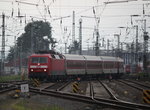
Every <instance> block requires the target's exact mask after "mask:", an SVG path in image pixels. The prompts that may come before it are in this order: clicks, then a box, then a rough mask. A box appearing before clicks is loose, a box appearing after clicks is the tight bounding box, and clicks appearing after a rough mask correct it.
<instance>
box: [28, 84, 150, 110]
mask: <svg viewBox="0 0 150 110" xmlns="http://www.w3.org/2000/svg"><path fill="white" fill-rule="evenodd" d="M66 85H67V84H66ZM30 92H34V93H38V94H42V95H48V96H54V97H59V98H65V99H70V100H77V101H81V102H85V103H90V104H97V105H101V106H105V107H111V108H117V109H124V110H127V109H128V110H136V109H137V110H139V109H147V110H149V109H150V106H149V105H143V104H135V103H130V102H125V101H121V100H116V98H112V99H104V98H97V97H95V94H94V90H93V86H92V84H91V83H90V96H85V95H81V94H75V93H66V92H63V91H59V90H58V89H55V91H54V90H50V89H47V88H46V89H42V90H41V89H37V88H33V87H30Z"/></svg>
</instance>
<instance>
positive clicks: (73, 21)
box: [72, 11, 75, 46]
mask: <svg viewBox="0 0 150 110" xmlns="http://www.w3.org/2000/svg"><path fill="white" fill-rule="evenodd" d="M74 41H75V11H73V17H72V44H73V46H74Z"/></svg>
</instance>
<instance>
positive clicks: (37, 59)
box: [31, 57, 47, 63]
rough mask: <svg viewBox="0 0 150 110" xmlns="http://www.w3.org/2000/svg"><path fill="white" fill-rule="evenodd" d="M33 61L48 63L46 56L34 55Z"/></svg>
mask: <svg viewBox="0 0 150 110" xmlns="http://www.w3.org/2000/svg"><path fill="white" fill-rule="evenodd" d="M31 62H32V63H47V58H46V57H32V59H31Z"/></svg>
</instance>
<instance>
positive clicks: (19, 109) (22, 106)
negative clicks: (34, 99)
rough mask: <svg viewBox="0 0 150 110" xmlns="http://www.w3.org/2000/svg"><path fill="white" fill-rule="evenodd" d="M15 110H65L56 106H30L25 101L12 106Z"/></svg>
mask: <svg viewBox="0 0 150 110" xmlns="http://www.w3.org/2000/svg"><path fill="white" fill-rule="evenodd" d="M12 109H13V110H64V109H62V108H60V107H58V106H56V105H53V106H43V105H39V104H38V105H37V104H30V103H28V102H27V101H25V100H22V101H20V102H19V103H16V104H14V105H13V106H12Z"/></svg>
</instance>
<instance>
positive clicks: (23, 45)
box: [7, 21, 56, 60]
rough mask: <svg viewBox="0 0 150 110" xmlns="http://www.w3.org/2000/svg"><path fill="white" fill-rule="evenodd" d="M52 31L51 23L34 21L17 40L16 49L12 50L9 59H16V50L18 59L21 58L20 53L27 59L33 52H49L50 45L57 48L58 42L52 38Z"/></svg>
mask: <svg viewBox="0 0 150 110" xmlns="http://www.w3.org/2000/svg"><path fill="white" fill-rule="evenodd" d="M51 29H52V27H51V25H50V23H49V22H43V21H33V22H31V23H28V24H27V25H26V26H25V28H24V30H25V32H24V33H23V34H22V35H21V36H20V37H18V39H17V43H16V48H15V47H12V48H11V49H10V53H9V54H8V57H7V59H8V60H12V59H13V58H14V50H15V52H16V53H18V54H16V57H19V56H20V54H19V53H22V57H26V56H28V55H30V54H31V53H32V52H33V53H34V52H36V51H39V50H49V44H51V45H52V47H55V43H56V41H54V39H53V38H52V34H51ZM31 48H32V49H31ZM31 50H32V52H31Z"/></svg>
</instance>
